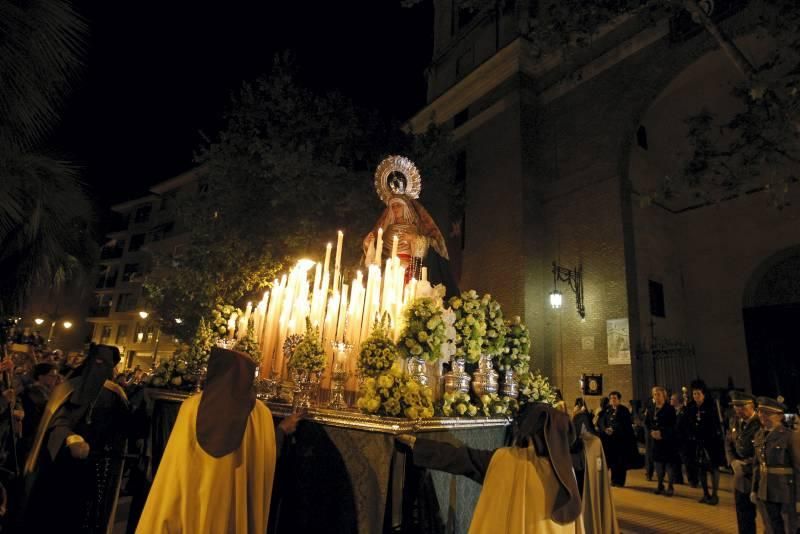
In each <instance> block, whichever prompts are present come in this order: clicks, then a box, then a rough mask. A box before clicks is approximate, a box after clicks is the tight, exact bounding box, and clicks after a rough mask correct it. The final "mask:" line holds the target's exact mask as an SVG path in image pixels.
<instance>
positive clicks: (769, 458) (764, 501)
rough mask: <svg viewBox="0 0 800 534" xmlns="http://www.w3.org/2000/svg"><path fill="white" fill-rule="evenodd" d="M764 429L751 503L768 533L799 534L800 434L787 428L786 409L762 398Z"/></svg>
mask: <svg viewBox="0 0 800 534" xmlns="http://www.w3.org/2000/svg"><path fill="white" fill-rule="evenodd" d="M757 402H758V417H759V419H761V424H762V425H763V427H764V428H762V429H761V430H760V431H759V432H758V434H756V439H755V462H754V469H753V489H752V492H751V493H750V500H751V501H752V502H754V503H755V505H756V506H757V507H758V510H759V512H760V513H761V517H762V518H763V520H764V527H765V530H766V531H767V533H768V534H795V532H796V530H797V512H796V511H795V501H796V500H797V489H796V486H795V484H796V480H797V476H798V475H800V433H798V432H794V431H792V430H790V429H788V428H786V427H785V426H783V413H784V412H785V411H786V406H785V405H784V404H783V403H781V402H779V401H778V400H775V399H771V398H769V397H758V399H757Z"/></svg>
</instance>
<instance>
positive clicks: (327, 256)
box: [322, 243, 333, 275]
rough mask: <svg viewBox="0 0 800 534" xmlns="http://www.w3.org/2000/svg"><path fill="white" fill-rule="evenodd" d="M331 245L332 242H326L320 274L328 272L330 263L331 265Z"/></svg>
mask: <svg viewBox="0 0 800 534" xmlns="http://www.w3.org/2000/svg"><path fill="white" fill-rule="evenodd" d="M331 247H333V245H332V244H330V243H328V244H327V245H326V246H325V266H324V267H323V270H322V274H323V275H325V274H328V272H329V271H330V265H331Z"/></svg>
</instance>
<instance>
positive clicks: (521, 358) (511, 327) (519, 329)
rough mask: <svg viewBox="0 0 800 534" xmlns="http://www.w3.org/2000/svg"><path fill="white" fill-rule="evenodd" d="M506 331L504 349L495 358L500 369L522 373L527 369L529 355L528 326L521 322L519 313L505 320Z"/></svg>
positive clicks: (529, 339) (529, 359)
mask: <svg viewBox="0 0 800 534" xmlns="http://www.w3.org/2000/svg"><path fill="white" fill-rule="evenodd" d="M506 326H507V328H508V332H507V333H506V337H505V350H504V351H503V352H502V353H501V354H500V357H499V358H497V363H498V364H499V365H500V369H503V370H508V369H512V370H514V371H515V372H516V373H518V374H520V375H522V374H525V373H526V372H527V371H528V366H529V365H530V361H531V357H530V350H531V336H530V333H529V332H528V327H527V326H525V325H524V324H523V323H522V320H521V319H520V317H519V315H517V316H516V317H514V318H513V319H512V320H510V321H506Z"/></svg>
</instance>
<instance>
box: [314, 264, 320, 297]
mask: <svg viewBox="0 0 800 534" xmlns="http://www.w3.org/2000/svg"><path fill="white" fill-rule="evenodd" d="M320 284H322V265H321V264H320V263H319V262H317V268H316V270H315V271H314V291H319V288H320Z"/></svg>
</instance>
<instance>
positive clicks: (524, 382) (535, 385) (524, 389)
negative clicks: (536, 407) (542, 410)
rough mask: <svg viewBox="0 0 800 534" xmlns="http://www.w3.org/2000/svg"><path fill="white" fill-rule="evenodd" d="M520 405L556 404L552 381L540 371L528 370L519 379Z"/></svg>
mask: <svg viewBox="0 0 800 534" xmlns="http://www.w3.org/2000/svg"><path fill="white" fill-rule="evenodd" d="M519 386H520V387H519V403H520V405H523V404H527V403H529V402H546V403H547V404H555V403H556V392H555V389H554V388H553V386H552V385H551V384H550V380H549V379H548V378H547V377H546V376H544V375H543V374H542V373H541V371H539V370H535V371H532V370H528V372H527V373H524V374H523V375H522V376H520V378H519Z"/></svg>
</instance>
